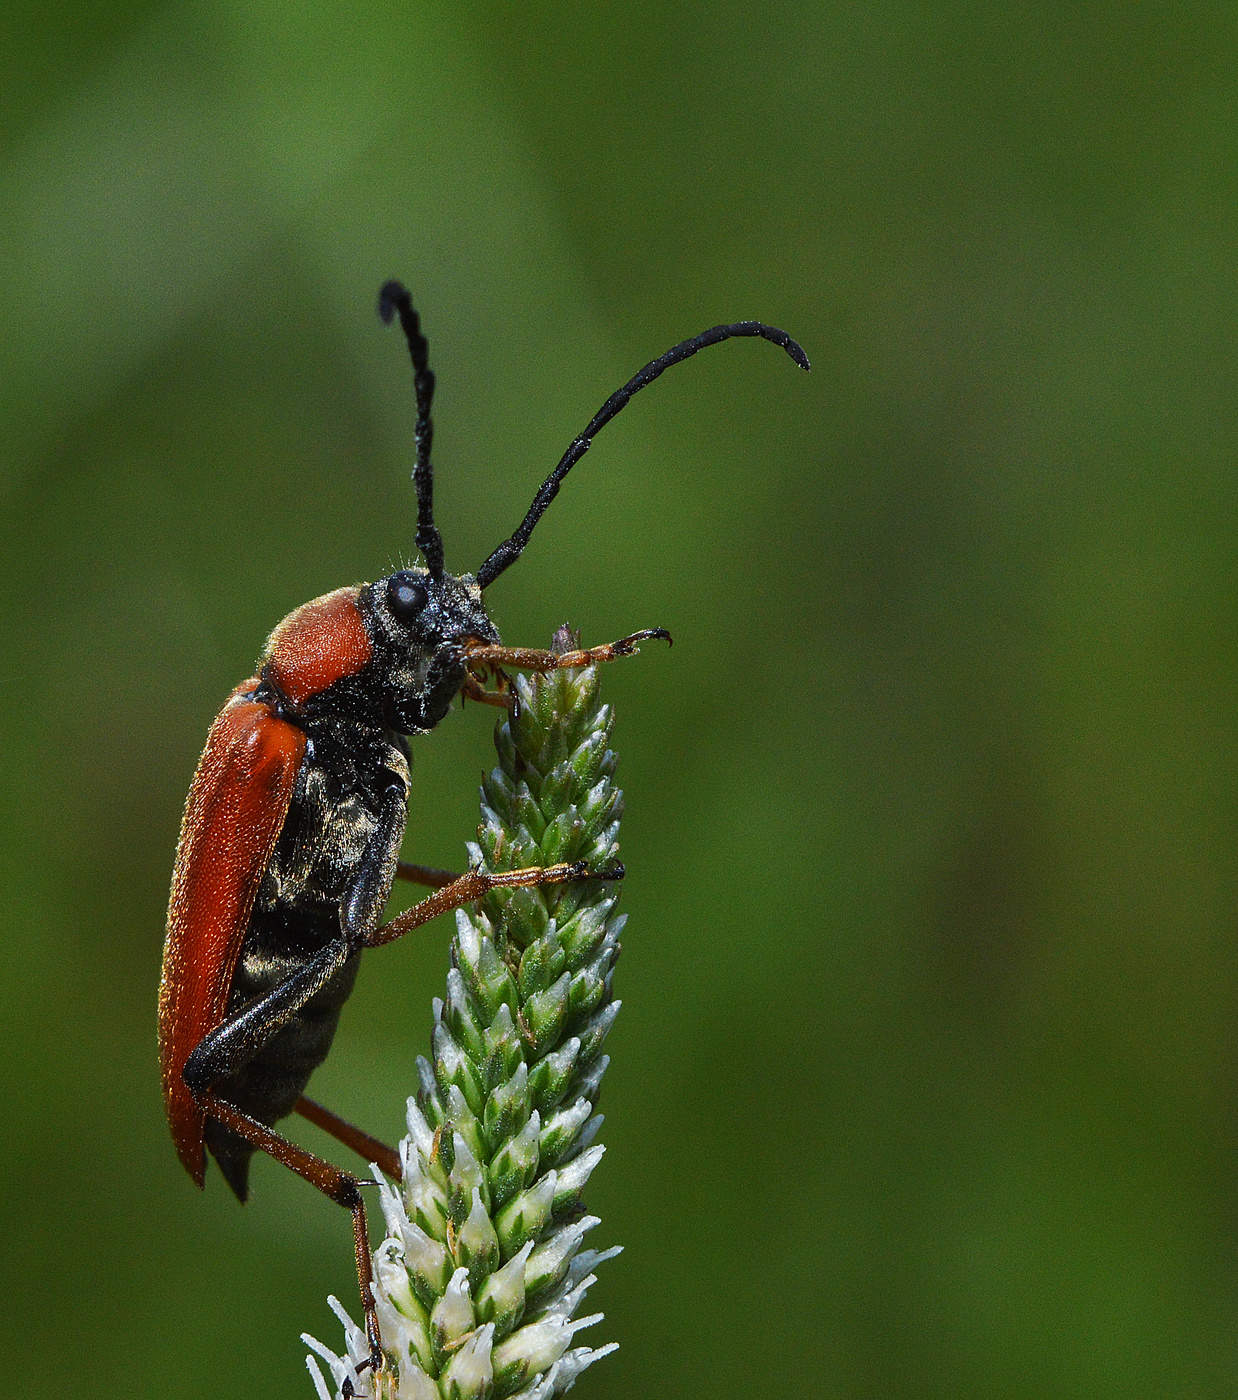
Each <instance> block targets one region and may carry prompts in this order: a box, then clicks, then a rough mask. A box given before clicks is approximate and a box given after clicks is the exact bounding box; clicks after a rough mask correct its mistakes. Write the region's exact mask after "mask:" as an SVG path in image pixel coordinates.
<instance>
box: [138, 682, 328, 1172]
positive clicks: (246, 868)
mask: <svg viewBox="0 0 1238 1400" xmlns="http://www.w3.org/2000/svg"><path fill="white" fill-rule="evenodd" d="M254 684H255V682H254V681H252V680H251V681H247V682H245V683H244V684H243V685H241V686H238V687H237V690H236V691H235V692H234V693H233V698H232V699H230V700H229V701H228V703H227V704H226V705H225V706H224V708H223V710H222V711H221V712H220V714H219V717H218V718H217V719H216V720H215V723H214V724H213V725H212V726H211V732H210V734H209V735H208V736H207V740H206V748H205V750H204V751H203V753H202V759H201V761H200V762H199V764H198V771H197V772H196V773H195V774H194V779H193V785H192V786H191V787H190V789H189V798H188V800H187V801H186V803H185V816H184V820H183V821H182V823H181V839H180V845H179V846H178V847H177V853H176V869H175V871H174V872H173V874H172V897H171V900H170V902H169V904H168V935H167V941H166V942H165V943H164V945H163V977H162V979H161V981H160V983H159V1061H160V1066H161V1069H162V1073H163V1102H164V1108H165V1109H166V1111H167V1115H168V1124H169V1126H170V1127H171V1129H172V1140H173V1141H174V1142H175V1144H176V1151H177V1154H178V1156H179V1157H180V1159H181V1161H182V1162H183V1163H184V1164H185V1167H186V1169H187V1170H188V1172H189V1174H190V1176H192V1177H193V1179H194V1180H195V1181H196V1182H197V1183H198V1185H199V1186H201V1185H202V1181H203V1177H204V1176H205V1172H206V1159H205V1154H204V1151H203V1141H202V1135H203V1128H204V1122H205V1118H204V1115H203V1113H202V1110H201V1109H200V1108H199V1107H198V1105H197V1104H196V1103H195V1102H194V1098H193V1095H192V1094H191V1093H190V1092H189V1089H188V1088H187V1087H186V1085H185V1082H184V1080H183V1079H182V1077H181V1072H182V1070H183V1069H184V1067H185V1061H186V1060H187V1059H188V1058H189V1055H190V1053H191V1052H192V1051H193V1050H194V1049H195V1047H196V1046H197V1045H198V1043H199V1042H200V1041H201V1040H202V1038H203V1037H204V1036H205V1035H207V1034H208V1033H209V1032H210V1031H212V1030H214V1029H215V1027H216V1026H218V1025H219V1024H220V1022H221V1021H222V1020H223V1016H224V1011H225V1008H226V1006H227V1001H228V992H229V990H230V988H231V986H232V976H233V972H234V970H235V968H236V960H237V957H238V956H239V954H240V951H241V943H242V941H243V940H244V937H245V931H246V929H247V928H248V926H249V916H250V913H251V912H252V910H253V907H254V897H255V895H256V894H257V892H258V885H259V884H260V882H261V880H262V873H263V871H264V870H265V869H266V864H267V861H268V860H269V859H270V858H271V852H272V851H273V850H274V849H275V842H276V840H277V838H278V837H279V833H280V828H281V827H282V826H283V824H284V818H285V817H286V816H287V815H288V804H289V803H290V802H291V800H292V790H293V786H294V785H295V783H296V779H297V770H298V769H299V767H300V764H301V756H302V754H303V753H304V752H305V735H304V734H303V733H302V732H301V731H300V730H299V729H297V728H296V727H295V726H294V725H291V724H287V723H286V722H285V721H283V720H281V719H277V718H276V717H275V716H274V715H273V714H272V713H271V712H270V710H269V709H267V707H266V706H265V705H260V704H256V703H255V702H254V701H252V700H244V699H241V698H240V695H239V692H240V691H242V690H246V689H252V688H253V686H254Z"/></svg>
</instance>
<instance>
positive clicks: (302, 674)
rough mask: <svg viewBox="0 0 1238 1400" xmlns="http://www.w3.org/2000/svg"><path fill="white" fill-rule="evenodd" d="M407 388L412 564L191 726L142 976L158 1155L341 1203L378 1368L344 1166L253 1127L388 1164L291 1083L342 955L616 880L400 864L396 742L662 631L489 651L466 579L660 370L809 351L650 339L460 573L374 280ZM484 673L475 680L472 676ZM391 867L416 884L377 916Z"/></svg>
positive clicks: (423, 376) (274, 654)
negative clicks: (153, 1061)
mask: <svg viewBox="0 0 1238 1400" xmlns="http://www.w3.org/2000/svg"><path fill="white" fill-rule="evenodd" d="M379 312H380V315H381V316H382V319H383V320H384V321H385V322H387V323H390V322H391V320H392V319H393V317H395V316H397V315H398V317H399V320H400V325H401V327H402V328H403V331H404V335H405V339H406V340H407V343H408V349H409V354H410V355H411V357H412V363H413V383H414V388H415V392H416V399H417V420H416V427H415V439H416V447H417V455H416V465H415V468H414V471H413V481H414V485H415V489H416V494H417V535H416V542H417V548H418V549H419V550H420V552H421V556H422V559H423V561H424V563H423V566H422V567H420V568H411V569H400V570H398V571H397V572H396V573H393V574H391V575H390V576H389V577H387V578H382V579H379V580H378V581H377V582H376V583H367V584H359V585H353V586H351V587H347V588H339V589H336V591H335V592H333V593H327V594H325V595H324V596H323V597H321V598H315V599H314V600H313V601H312V602H309V603H305V604H303V605H302V606H301V607H299V608H297V609H296V610H295V611H294V612H292V613H290V614H289V615H288V616H287V617H286V618H284V619H283V621H282V622H280V623H279V624H278V625H277V626H276V627H275V630H274V631H273V632H272V633H271V635H270V637H269V638H268V639H267V643H266V646H265V648H264V650H263V652H262V656H261V658H260V660H259V662H258V669H257V673H256V674H255V675H253V676H251V677H250V678H249V679H248V680H245V681H242V682H241V684H240V685H238V686H237V687H236V689H235V690H234V691H233V692H232V694H231V695H230V696H229V697H228V699H227V701H226V702H225V704H224V707H223V709H222V710H221V711H220V713H219V715H218V717H217V718H216V720H215V722H214V724H213V725H212V726H211V729H210V733H209V734H208V736H207V740H206V748H205V749H204V751H203V754H202V758H201V760H200V761H199V763H198V769H197V772H196V773H195V775H194V779H193V783H192V785H191V786H190V789H189V797H188V800H187V801H186V804H185V814H184V819H183V821H182V825H181V832H180V842H179V845H178V847H177V853H176V867H175V870H174V872H173V876H172V893H171V899H170V902H169V905H168V923H167V941H166V942H165V944H164V951H163V975H162V979H161V982H160V986H159V1052H160V1063H161V1069H162V1077H163V1097H164V1106H165V1109H166V1112H167V1117H168V1123H169V1126H170V1127H171V1130H172V1140H173V1142H174V1143H175V1145H176V1151H177V1155H178V1156H179V1157H180V1160H181V1162H182V1163H183V1165H184V1166H185V1169H186V1170H187V1171H188V1172H189V1175H190V1176H191V1177H192V1178H193V1179H194V1181H195V1182H197V1184H198V1185H199V1186H201V1185H202V1184H203V1182H204V1179H205V1173H206V1154H207V1152H208V1151H209V1152H210V1154H211V1156H213V1157H214V1159H215V1161H216V1162H217V1163H218V1165H219V1168H220V1170H221V1171H222V1173H223V1175H224V1178H225V1180H226V1181H227V1182H228V1185H229V1186H230V1187H231V1188H232V1190H233V1191H234V1192H235V1193H236V1195H237V1197H238V1198H239V1199H240V1200H242V1201H243V1200H245V1198H246V1195H247V1194H248V1184H249V1166H250V1161H251V1158H252V1157H253V1154H254V1153H255V1152H256V1151H262V1152H266V1153H268V1154H269V1155H270V1156H272V1157H274V1158H275V1159H276V1160H277V1161H279V1162H282V1163H283V1164H284V1165H285V1166H286V1167H288V1168H290V1169H291V1170H292V1171H294V1172H295V1173H296V1174H297V1175H298V1176H300V1177H303V1178H304V1179H305V1180H306V1181H308V1182H309V1183H310V1184H311V1185H312V1186H315V1187H317V1188H318V1190H319V1191H321V1192H322V1193H323V1195H325V1196H328V1197H329V1198H330V1199H331V1200H333V1201H335V1202H336V1203H337V1204H338V1205H341V1206H343V1207H344V1208H345V1209H346V1210H348V1211H349V1212H350V1213H351V1216H352V1227H353V1241H354V1247H355V1253H356V1261H357V1281H358V1286H359V1289H360V1294H361V1305H362V1309H363V1312H364V1316H365V1327H366V1335H367V1337H368V1341H369V1348H370V1360H369V1364H370V1365H371V1366H372V1367H373V1368H374V1369H375V1370H377V1369H379V1368H381V1366H382V1339H381V1337H380V1336H379V1330H378V1323H377V1319H376V1316H375V1310H374V1297H373V1293H372V1289H371V1274H372V1270H371V1259H370V1246H369V1238H368V1235H367V1231H366V1215H365V1207H364V1205H363V1203H362V1199H361V1191H360V1189H359V1183H358V1180H357V1178H356V1177H355V1176H354V1175H352V1174H351V1173H350V1172H347V1171H344V1170H342V1169H340V1168H339V1167H336V1166H333V1165H332V1164H331V1163H330V1162H328V1161H326V1160H324V1159H323V1158H321V1157H319V1156H317V1155H315V1154H314V1153H312V1152H309V1151H307V1150H306V1149H304V1148H302V1147H299V1146H297V1145H296V1144H295V1143H294V1142H292V1141H291V1140H290V1139H288V1138H286V1137H285V1136H283V1134H282V1133H279V1132H277V1131H276V1130H275V1128H274V1127H273V1124H275V1123H277V1122H278V1121H279V1120H280V1119H282V1118H285V1117H286V1116H287V1115H289V1114H290V1113H299V1114H301V1115H302V1116H303V1117H305V1118H307V1119H309V1120H310V1122H312V1123H316V1124H317V1125H318V1126H319V1127H320V1128H323V1129H325V1130H326V1131H327V1132H328V1133H329V1134H331V1135H332V1136H334V1137H335V1138H337V1139H338V1140H339V1141H340V1142H342V1143H343V1144H344V1145H345V1146H347V1147H349V1148H352V1149H354V1150H355V1151H357V1152H358V1153H360V1155H361V1156H362V1158H363V1159H364V1160H365V1161H367V1162H376V1163H378V1165H379V1166H380V1167H381V1168H382V1169H383V1171H385V1172H386V1173H387V1175H388V1176H390V1177H393V1178H398V1177H399V1176H400V1162H399V1158H398V1156H397V1154H396V1153H395V1152H394V1151H393V1150H392V1149H391V1148H390V1147H387V1146H385V1145H384V1144H383V1143H381V1142H379V1141H377V1140H376V1139H374V1138H372V1137H370V1136H368V1134H366V1133H363V1132H361V1131H360V1130H359V1129H357V1128H355V1127H353V1126H352V1125H351V1124H350V1123H347V1122H345V1121H344V1120H343V1119H342V1118H338V1117H337V1116H336V1115H335V1114H333V1113H331V1112H329V1111H328V1110H327V1109H325V1108H323V1107H322V1106H321V1105H320V1104H317V1103H315V1102H314V1101H312V1100H311V1099H308V1098H306V1097H305V1096H304V1091H305V1088H306V1085H307V1083H308V1082H309V1078H310V1075H311V1074H312V1073H313V1071H314V1070H315V1069H316V1068H317V1067H318V1065H319V1064H321V1063H322V1061H323V1058H324V1057H325V1056H326V1054H327V1052H328V1050H329V1049H330V1046H331V1041H332V1038H333V1037H334V1035H335V1030H336V1026H337V1024H338V1021H339V1016H340V1009H341V1007H342V1006H343V1004H344V1001H345V1000H346V999H347V997H348V995H349V993H350V991H351V990H352V986H353V982H354V980H355V978H356V974H357V963H358V958H359V956H360V954H361V951H362V949H364V948H375V947H378V946H380V945H381V944H384V943H390V942H392V941H393V940H394V939H397V938H400V937H401V936H402V935H404V934H405V933H408V932H410V931H411V930H412V929H415V928H419V927H420V926H421V925H422V924H424V923H426V922H427V921H428V920H430V919H432V918H434V917H435V916H436V915H438V914H442V913H446V912H447V911H449V910H452V909H456V908H459V907H460V906H461V905H463V904H466V903H469V902H471V901H473V900H476V899H479V898H481V896H482V895H484V894H485V893H486V892H487V891H489V890H491V889H494V888H496V887H500V886H521V885H523V886H530V885H546V884H554V883H558V882H563V881H568V880H619V879H622V877H623V868H622V867H621V866H620V865H618V864H615V865H608V866H604V867H601V868H597V869H589V868H587V867H586V865H585V864H584V863H583V862H578V863H575V864H563V865H552V866H547V867H544V868H528V869H521V870H510V871H504V872H499V873H493V874H492V873H487V872H485V871H483V870H480V869H474V870H470V871H467V872H466V873H464V874H463V875H458V876H455V875H451V874H448V873H445V872H443V871H437V870H431V869H428V868H426V867H423V866H418V865H410V864H406V863H405V862H403V861H401V860H400V848H401V844H402V842H403V839H404V827H405V818H406V814H407V807H408V797H409V750H408V743H407V739H408V737H409V736H411V735H416V734H422V733H425V732H427V731H428V730H431V729H433V728H434V726H435V725H436V724H438V722H439V721H440V720H441V719H442V718H443V716H444V715H445V714H446V713H447V711H448V709H449V708H450V706H451V703H452V701H453V700H454V699H455V698H456V697H457V696H459V695H463V696H466V697H468V698H470V699H473V700H479V701H482V702H483V703H487V704H494V705H507V704H508V703H509V694H510V691H509V689H508V686H507V679H506V676H505V674H504V671H503V668H504V667H513V668H524V669H529V670H533V671H540V672H548V671H551V670H554V669H556V668H560V667H577V666H585V665H591V664H593V663H595V662H601V661H610V660H613V659H615V658H617V657H620V656H628V655H630V654H632V653H633V652H634V651H635V650H636V644H637V643H638V642H641V641H645V640H649V639H654V638H658V639H664V640H666V641H668V642H669V641H670V636H669V634H668V633H667V632H666V631H665V630H664V629H662V628H650V629H647V630H644V631H640V632H634V633H632V635H631V636H627V637H623V638H621V639H620V640H619V641H617V642H611V643H609V644H607V645H604V646H597V647H592V648H589V649H588V650H577V651H568V652H566V653H562V654H560V653H556V652H551V651H542V650H537V649H534V648H527V647H508V646H504V645H503V644H502V643H501V642H500V640H499V635H498V633H497V631H496V630H495V628H494V625H493V624H492V623H491V621H490V618H489V616H488V615H487V612H486V606H485V603H484V600H483V594H484V593H485V590H486V589H487V588H489V586H490V585H491V584H492V583H494V581H495V580H496V579H497V578H498V577H499V575H500V574H502V573H503V571H504V570H505V569H507V568H508V567H509V565H511V564H513V563H514V562H515V561H516V559H518V558H519V556H520V553H521V551H522V550H523V549H524V548H525V546H526V545H527V544H528V542H529V538H530V536H531V535H532V533H533V530H534V527H535V526H536V525H537V522H538V521H539V520H540V519H541V517H542V515H543V514H544V513H545V511H546V508H547V507H548V506H549V505H550V503H551V501H552V500H553V499H554V498H555V495H556V494H557V493H558V490H559V487H560V485H561V483H562V481H563V478H564V477H565V476H566V475H567V474H568V472H569V471H571V469H572V467H573V466H574V465H575V464H576V463H577V462H578V461H579V460H580V459H581V457H583V456H584V454H585V453H586V452H587V451H588V450H589V446H590V444H591V442H592V440H593V438H594V436H595V435H596V434H597V433H598V432H599V431H600V430H601V429H602V428H603V427H605V425H606V424H607V423H608V422H610V420H611V419H612V418H613V417H614V416H615V415H616V414H617V413H618V412H619V411H620V410H621V409H622V408H623V407H624V405H625V404H626V403H627V402H628V400H629V399H630V398H631V397H632V395H633V394H635V393H637V392H638V391H639V390H641V389H643V388H644V387H645V386H646V385H648V384H651V383H652V382H653V381H654V380H655V379H656V378H657V377H658V376H659V375H660V374H661V373H662V372H663V371H664V370H666V369H669V368H670V366H671V365H675V364H678V363H679V362H680V361H681V360H686V359H687V358H688V357H689V356H691V355H695V354H696V353H697V351H698V350H703V349H704V348H705V347H706V346H709V345H715V344H717V343H718V342H720V341H723V340H729V339H731V338H733V337H736V336H758V337H761V338H762V339H765V340H769V341H771V342H773V344H775V345H778V346H780V347H781V348H782V349H784V350H785V351H786V352H787V354H788V355H790V356H791V358H792V359H793V360H794V361H795V363H796V364H797V365H799V366H800V367H801V368H803V369H807V368H808V359H807V357H806V356H805V354H804V352H803V350H802V349H801V348H800V347H799V345H797V344H796V342H795V341H794V340H792V339H791V338H790V336H788V335H787V334H786V333H785V332H784V331H780V330H777V329H775V328H773V327H771V326H767V325H764V324H763V323H761V322H759V321H740V322H738V323H736V324H734V325H725V326H715V327H713V328H712V329H711V330H707V331H704V332H702V333H701V334H700V335H698V336H694V337H693V338H692V339H690V340H685V341H683V342H682V343H681V344H679V345H676V346H674V347H673V348H672V349H670V350H668V351H667V352H666V354H664V355H662V356H660V357H659V358H658V359H656V360H653V361H651V362H650V363H649V364H647V365H646V366H645V367H644V368H643V369H642V370H641V371H640V372H639V373H638V374H636V375H634V376H633V377H632V378H631V379H630V380H629V381H628V382H627V383H626V384H625V385H623V387H622V388H620V389H618V390H616V392H615V393H613V394H612V395H611V396H610V398H608V399H607V400H606V402H605V403H604V404H603V405H602V407H601V408H600V409H599V410H598V412H597V413H596V414H595V415H594V416H593V418H592V419H591V420H590V421H589V423H588V424H587V425H586V427H585V429H584V431H583V432H582V433H581V434H580V436H579V437H576V438H574V439H573V440H572V443H571V445H570V446H569V447H568V449H567V451H566V452H565V453H564V454H563V456H562V458H561V459H560V461H559V463H558V465H557V466H556V467H555V469H554V471H552V472H551V473H550V475H549V476H548V477H547V478H546V480H545V481H544V482H543V483H542V485H541V486H540V487H539V488H538V491H537V494H536V495H535V496H534V498H533V502H532V504H531V505H530V507H529V509H528V511H527V512H526V514H525V517H524V519H523V520H522V521H521V523H520V525H519V526H518V528H517V529H516V531H515V532H514V533H513V534H512V535H511V536H509V537H508V538H507V539H505V540H504V541H503V542H502V543H501V544H500V545H499V546H498V547H497V548H496V549H495V550H494V551H493V552H492V553H491V554H490V556H489V557H488V558H487V559H486V560H485V562H484V563H483V564H482V565H481V567H480V568H479V569H478V570H477V572H476V573H475V574H459V575H456V574H451V573H448V572H447V570H446V568H445V567H444V562H443V543H442V540H441V538H440V536H439V533H438V530H437V529H436V528H435V525H434V508H433V486H434V482H433V472H432V469H431V465H430V448H431V441H432V438H433V424H432V421H431V417H430V406H431V400H432V398H433V394H434V375H433V374H432V372H431V371H430V368H429V363H428V356H429V348H428V345H427V343H426V339H425V336H424V335H423V334H422V332H421V326H420V321H419V318H418V315H417V312H416V311H415V310H414V309H413V305H412V302H411V300H410V298H409V294H408V292H407V291H406V290H405V289H404V288H403V287H402V286H401V285H400V284H399V283H398V282H388V283H387V284H386V286H384V287H383V289H382V292H381V293H380V296H379ZM489 686H493V688H488V687H489ZM396 879H405V880H410V881H413V882H416V883H419V884H422V885H426V886H429V887H431V888H432V889H433V891H434V892H433V893H432V894H430V895H428V896H427V897H426V898H425V899H423V900H421V901H420V902H419V903H417V904H415V905H413V906H412V908H410V909H408V910H407V911H405V912H404V913H402V914H400V915H398V916H397V917H396V918H394V919H391V920H390V921H389V922H387V923H384V922H383V910H384V908H385V906H386V904H387V899H388V896H389V895H390V893H391V889H392V886H393V884H394V882H395V880H396Z"/></svg>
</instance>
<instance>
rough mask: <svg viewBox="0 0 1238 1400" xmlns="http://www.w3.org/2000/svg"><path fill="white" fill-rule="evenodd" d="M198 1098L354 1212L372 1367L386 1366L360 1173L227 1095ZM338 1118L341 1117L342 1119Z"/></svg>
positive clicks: (247, 1138) (360, 1287)
mask: <svg viewBox="0 0 1238 1400" xmlns="http://www.w3.org/2000/svg"><path fill="white" fill-rule="evenodd" d="M198 1102H199V1103H200V1104H201V1105H202V1107H203V1109H205V1110H206V1112H207V1113H208V1114H209V1115H210V1117H212V1118H213V1119H215V1121H216V1122H217V1123H222V1124H223V1125H224V1127H225V1128H227V1129H229V1130H230V1131H231V1132H234V1133H235V1134H236V1135H237V1137H239V1138H244V1139H245V1141H246V1142H249V1143H252V1144H253V1145H254V1146H255V1147H257V1148H259V1149H260V1150H261V1151H263V1152H265V1153H267V1155H268V1156H270V1157H274V1158H275V1160H276V1161H277V1162H281V1163H282V1164H283V1165H284V1166H285V1167H287V1168H288V1170H289V1171H294V1172H296V1174H297V1175H298V1176H299V1177H301V1178H302V1180H304V1181H308V1182H309V1184H310V1185H311V1186H315V1187H317V1188H318V1190H319V1191H321V1192H322V1194H323V1195H324V1196H326V1197H327V1198H328V1199H329V1200H332V1201H334V1202H335V1203H336V1205H340V1206H343V1207H344V1209H345V1210H347V1211H351V1213H352V1235H353V1252H354V1254H355V1255H356V1260H357V1291H358V1292H359V1293H360V1294H361V1312H362V1314H363V1316H364V1318H365V1335H366V1337H367V1339H368V1340H369V1343H370V1366H371V1368H372V1369H373V1370H375V1371H379V1370H381V1369H382V1365H383V1342H382V1337H381V1336H380V1335H379V1331H378V1317H377V1314H376V1313H375V1311H374V1288H373V1281H374V1266H373V1261H372V1260H371V1257H370V1237H369V1234H368V1233H367V1231H366V1221H365V1203H364V1202H363V1201H362V1199H361V1188H360V1185H359V1183H358V1181H357V1178H356V1177H355V1176H352V1175H351V1174H350V1173H349V1172H345V1171H341V1170H340V1168H339V1167H334V1166H332V1165H331V1163H330V1162H327V1161H324V1160H323V1158H321V1157H316V1156H315V1155H314V1154H313V1153H312V1152H307V1151H306V1150H305V1148H303V1147H298V1146H297V1145H296V1143H295V1142H289V1141H288V1139H287V1138H286V1137H284V1136H282V1135H281V1134H280V1133H277V1132H276V1131H275V1130H274V1128H268V1127H267V1125H266V1124H265V1123H259V1122H258V1120H257V1119H256V1118H251V1117H250V1116H249V1114H247V1113H242V1112H241V1110H240V1109H239V1108H235V1107H234V1106H233V1105H232V1104H230V1103H229V1102H228V1101H227V1100H226V1099H221V1098H219V1097H218V1096H217V1095H215V1094H212V1093H205V1094H201V1095H199V1097H198ZM337 1121H338V1120H337Z"/></svg>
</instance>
